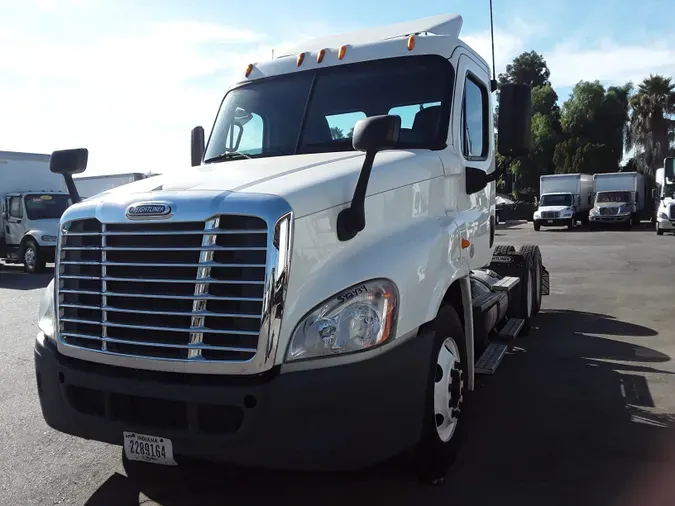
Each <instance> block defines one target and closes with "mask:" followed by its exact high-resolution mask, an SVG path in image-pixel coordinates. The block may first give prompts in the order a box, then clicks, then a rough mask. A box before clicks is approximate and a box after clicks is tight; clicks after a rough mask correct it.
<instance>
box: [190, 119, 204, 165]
mask: <svg viewBox="0 0 675 506" xmlns="http://www.w3.org/2000/svg"><path fill="white" fill-rule="evenodd" d="M203 156H204V127H201V126H196V127H194V128H193V129H192V134H191V136H190V160H191V162H192V166H193V167H197V166H198V165H201V163H202V157H203Z"/></svg>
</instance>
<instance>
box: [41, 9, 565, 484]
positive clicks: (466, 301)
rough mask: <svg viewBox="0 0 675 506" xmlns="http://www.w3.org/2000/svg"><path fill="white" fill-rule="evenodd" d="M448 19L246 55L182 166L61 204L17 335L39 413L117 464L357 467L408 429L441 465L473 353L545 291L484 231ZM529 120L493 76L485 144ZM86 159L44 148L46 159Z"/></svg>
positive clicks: (533, 268) (403, 446) (482, 160)
mask: <svg viewBox="0 0 675 506" xmlns="http://www.w3.org/2000/svg"><path fill="white" fill-rule="evenodd" d="M461 26H462V18H461V17H460V16H454V15H453V16H438V17H433V18H427V19H422V20H416V21H411V22H406V23H400V24H397V25H393V26H385V27H377V28H374V29H370V30H364V31H359V32H354V33H348V34H344V35H340V36H328V37H324V38H321V39H316V40H312V41H308V42H305V43H302V44H300V45H299V46H298V47H297V48H295V49H294V50H293V51H292V52H289V53H288V54H286V55H284V56H281V57H279V58H277V59H274V60H272V61H266V62H262V63H255V64H250V65H248V66H247V67H246V69H245V71H244V69H242V71H243V72H242V78H241V82H239V83H238V84H236V85H235V86H234V87H232V88H231V89H230V90H229V91H228V92H227V94H226V95H225V98H224V100H223V102H222V104H221V106H220V109H219V111H218V114H217V119H216V121H215V124H214V127H213V130H212V132H211V135H210V136H209V138H208V142H207V143H206V145H205V137H204V130H203V128H201V127H196V128H195V129H194V130H193V131H192V148H191V153H192V165H193V168H192V169H190V170H189V171H186V173H184V174H181V175H178V176H171V175H170V174H164V175H161V176H158V177H157V178H153V180H152V181H147V180H142V181H137V182H135V183H132V184H129V185H125V186H124V187H120V188H116V189H113V190H111V191H110V192H108V193H107V194H101V195H99V196H98V197H94V198H90V199H88V200H87V201H84V202H80V203H77V204H75V205H73V206H72V207H71V208H70V209H68V211H67V212H66V214H65V215H64V216H63V218H62V219H61V227H60V235H59V243H58V244H59V245H58V249H59V252H60V255H59V256H58V257H57V258H58V260H59V264H58V266H57V267H58V268H57V269H56V276H55V280H54V281H53V282H52V283H51V284H50V286H49V287H48V288H47V290H46V291H45V293H44V298H43V301H42V304H41V308H40V318H39V327H40V332H39V334H38V337H37V339H36V343H35V367H36V373H37V374H36V379H37V392H38V394H39V398H40V404H41V407H42V413H43V415H44V418H45V420H46V421H47V423H48V424H49V425H50V426H51V427H53V428H55V429H57V430H60V431H62V432H65V433H69V434H72V435H75V436H79V437H83V438H89V439H94V440H99V441H104V442H108V443H112V444H117V445H121V446H123V448H124V453H123V455H124V459H125V461H126V463H127V465H146V464H143V462H146V463H154V464H165V465H175V464H180V463H181V462H183V460H181V459H182V457H185V456H187V457H196V458H200V459H207V460H216V461H225V462H230V463H233V464H238V465H250V466H263V467H273V468H285V469H311V470H328V469H354V468H359V467H364V466H368V465H371V464H374V463H376V462H379V461H381V460H384V459H386V458H388V457H391V456H393V455H396V454H398V453H400V452H403V451H405V450H408V449H411V448H414V449H416V451H415V452H414V454H415V455H416V456H417V457H418V459H419V460H418V462H419V470H420V474H421V476H422V477H423V478H425V479H426V480H429V481H432V482H435V483H437V482H438V481H439V480H440V479H441V478H442V476H444V475H445V472H446V471H447V469H448V467H449V466H450V464H451V463H452V461H453V459H454V457H455V455H456V453H457V450H458V448H459V443H460V440H461V438H462V434H463V430H464V425H465V423H466V419H465V418H464V417H463V413H464V412H465V410H466V408H465V402H466V399H467V396H466V393H467V392H468V391H470V390H473V389H474V385H475V383H474V380H475V374H479V373H480V374H492V373H493V372H494V371H495V369H496V367H497V365H498V364H499V362H500V361H501V360H502V358H503V357H504V354H505V351H506V349H507V346H506V344H505V343H504V342H501V341H503V340H507V341H508V340H510V339H513V338H514V337H515V336H517V335H518V333H519V332H521V331H522V332H526V331H528V330H529V328H530V325H531V323H532V319H533V318H534V317H535V316H536V315H537V313H538V312H539V309H540V307H541V303H542V295H545V294H547V293H548V272H547V271H546V269H545V268H544V267H543V265H542V257H541V253H540V251H539V248H538V247H537V246H534V245H525V246H522V247H520V248H518V249H516V248H515V247H514V246H510V245H501V246H496V247H495V244H494V241H495V189H496V180H497V178H498V177H499V176H500V174H501V173H502V171H503V167H500V168H499V169H496V167H495V152H496V146H495V145H494V139H495V136H494V135H492V129H493V126H492V125H493V113H492V111H493V107H492V103H491V102H492V99H491V97H492V93H491V92H493V91H495V90H496V82H495V84H494V85H493V83H492V82H491V76H490V69H489V67H488V64H487V63H486V62H485V61H484V60H483V58H481V57H480V56H479V55H478V54H477V53H476V52H475V51H474V50H473V49H472V48H471V47H469V46H468V45H467V44H466V43H464V42H463V41H462V40H461V39H460V38H459V35H460V29H461ZM391 83H396V86H391ZM354 111H361V112H360V114H355V113H354ZM359 118H360V119H359ZM530 118H531V95H530V88H529V87H528V86H525V85H519V84H507V85H504V86H502V87H501V88H500V110H499V126H498V131H499V137H498V138H499V151H500V153H501V154H503V155H504V156H506V157H508V158H510V159H513V158H515V157H518V156H521V155H524V154H526V153H527V152H528V150H529V147H530V143H531V133H530ZM357 120H358V121H357ZM350 122H351V125H352V126H353V127H354V128H353V136H349V137H347V138H343V137H342V136H335V135H333V133H332V131H331V127H333V126H335V125H342V127H341V128H342V129H343V131H345V132H347V131H350V129H351V128H350ZM85 166H86V150H69V151H61V152H55V153H54V154H53V156H52V170H54V171H55V172H58V173H61V174H63V175H64V178H65V179H66V180H68V178H70V177H71V175H72V174H74V173H80V172H82V171H84V169H85ZM571 192H572V190H570V193H571ZM571 205H572V204H570V206H571ZM493 252H494V255H493ZM476 359H478V360H476ZM270 424H273V429H271V425H270ZM137 461H141V463H140V464H138V463H136V464H134V463H135V462H137Z"/></svg>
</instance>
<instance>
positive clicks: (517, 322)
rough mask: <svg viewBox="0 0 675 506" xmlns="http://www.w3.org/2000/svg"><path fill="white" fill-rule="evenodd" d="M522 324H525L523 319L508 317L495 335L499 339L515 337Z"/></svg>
mask: <svg viewBox="0 0 675 506" xmlns="http://www.w3.org/2000/svg"><path fill="white" fill-rule="evenodd" d="M523 325H525V320H523V319H521V318H509V321H507V322H506V324H505V325H504V326H503V327H502V329H501V330H500V331H499V333H498V334H497V337H498V338H499V339H515V338H516V337H518V334H520V331H521V330H523Z"/></svg>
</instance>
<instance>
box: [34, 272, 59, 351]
mask: <svg viewBox="0 0 675 506" xmlns="http://www.w3.org/2000/svg"><path fill="white" fill-rule="evenodd" d="M38 314H39V315H40V317H39V320H38V327H40V330H41V331H42V332H44V334H45V336H46V337H47V338H49V339H54V337H55V336H56V310H55V308H54V280H53V279H52V280H51V281H50V282H49V284H48V285H47V288H45V291H44V292H43V293H42V300H41V301H40V312H39V313H38Z"/></svg>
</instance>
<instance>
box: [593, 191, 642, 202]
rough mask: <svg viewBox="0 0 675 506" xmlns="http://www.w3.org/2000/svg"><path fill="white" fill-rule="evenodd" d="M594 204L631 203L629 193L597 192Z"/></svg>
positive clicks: (631, 199) (631, 198)
mask: <svg viewBox="0 0 675 506" xmlns="http://www.w3.org/2000/svg"><path fill="white" fill-rule="evenodd" d="M595 201H596V202H600V203H602V202H632V201H633V197H632V195H631V192H599V193H598V195H597V196H596V197H595Z"/></svg>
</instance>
